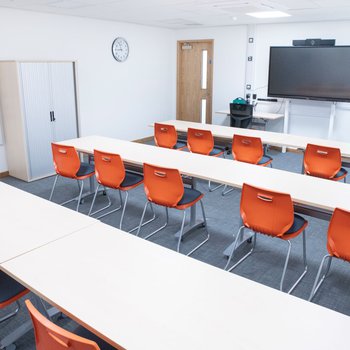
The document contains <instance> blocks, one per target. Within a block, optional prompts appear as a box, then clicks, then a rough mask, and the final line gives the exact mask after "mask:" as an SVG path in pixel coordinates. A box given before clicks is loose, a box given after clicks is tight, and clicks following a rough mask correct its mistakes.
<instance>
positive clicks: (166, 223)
mask: <svg viewBox="0 0 350 350" xmlns="http://www.w3.org/2000/svg"><path fill="white" fill-rule="evenodd" d="M148 204H150V205H151V208H152V211H153V216H154V217H155V213H154V210H153V206H152V203H151V202H149V201H147V202H146V204H145V207H144V208H143V212H142V216H141V220H140V224H139V226H138V228H137V232H136V236H138V235H139V234H140V230H141V227H142V226H144V225H146V224H147V221H146V222H145V223H144V222H143V220H144V218H145V214H146V210H147V207H148ZM165 212H166V222H165V224H164V225H163V226H161V227H160V228H158V229H157V230H155V231H154V232H152V233H150V234H149V235H148V236H146V237H143V238H144V239H147V238H150V237H152V236H153V235H154V234H156V233H157V232H159V231H161V230H162V229H163V228H165V227H166V226H167V225H168V222H169V212H168V208H167V207H165ZM153 220H154V219H153V218H152V219H151V220H148V221H149V222H150V221H153Z"/></svg>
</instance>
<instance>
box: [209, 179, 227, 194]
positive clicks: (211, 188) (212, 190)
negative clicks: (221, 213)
mask: <svg viewBox="0 0 350 350" xmlns="http://www.w3.org/2000/svg"><path fill="white" fill-rule="evenodd" d="M222 186H225V185H224V184H220V185H217V186H215V187H211V180H209V181H208V189H209V192H214V191H216V190H218V189H219V188H220V187H222Z"/></svg>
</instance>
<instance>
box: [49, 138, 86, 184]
mask: <svg viewBox="0 0 350 350" xmlns="http://www.w3.org/2000/svg"><path fill="white" fill-rule="evenodd" d="M51 147H52V155H53V163H54V166H55V170H56V173H57V174H59V175H61V176H65V177H70V178H73V179H75V178H76V174H77V172H78V170H79V168H80V159H79V156H78V153H77V151H76V150H75V148H74V147H73V146H63V145H58V144H56V143H52V144H51Z"/></svg>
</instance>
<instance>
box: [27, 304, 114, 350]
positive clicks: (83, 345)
mask: <svg viewBox="0 0 350 350" xmlns="http://www.w3.org/2000/svg"><path fill="white" fill-rule="evenodd" d="M25 303H26V306H27V308H28V311H29V314H30V317H31V319H32V322H33V326H34V334H35V343H36V350H63V349H66V350H69V349H70V350H115V349H116V348H115V347H113V346H112V345H109V344H108V343H106V342H105V341H104V340H102V339H100V338H99V337H97V336H96V335H94V334H93V333H91V332H90V331H88V330H87V329H85V328H83V327H82V326H78V327H77V328H76V329H75V330H74V332H73V333H71V332H68V331H66V330H65V329H63V328H61V327H59V326H57V325H55V324H54V323H52V322H51V321H49V320H48V319H47V318H45V317H44V316H43V315H42V314H41V313H40V312H39V311H38V310H37V309H36V308H35V307H34V306H33V304H32V303H31V302H30V301H29V300H26V301H25Z"/></svg>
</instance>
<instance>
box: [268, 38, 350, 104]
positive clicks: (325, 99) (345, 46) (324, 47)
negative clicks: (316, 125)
mask: <svg viewBox="0 0 350 350" xmlns="http://www.w3.org/2000/svg"><path fill="white" fill-rule="evenodd" d="M274 48H276V49H284V48H285V49H295V50H298V49H305V48H308V49H320V48H322V49H329V50H332V49H334V48H348V49H350V45H339V46H338V45H337V46H322V45H321V46H270V56H269V77H268V87H267V95H268V97H279V98H292V99H299V100H313V101H329V102H350V92H349V98H348V99H345V98H337V97H330V96H324V97H323V96H322V97H320V96H306V95H286V94H275V93H274V94H272V93H270V78H271V51H272V49H274ZM349 69H350V66H349Z"/></svg>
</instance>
